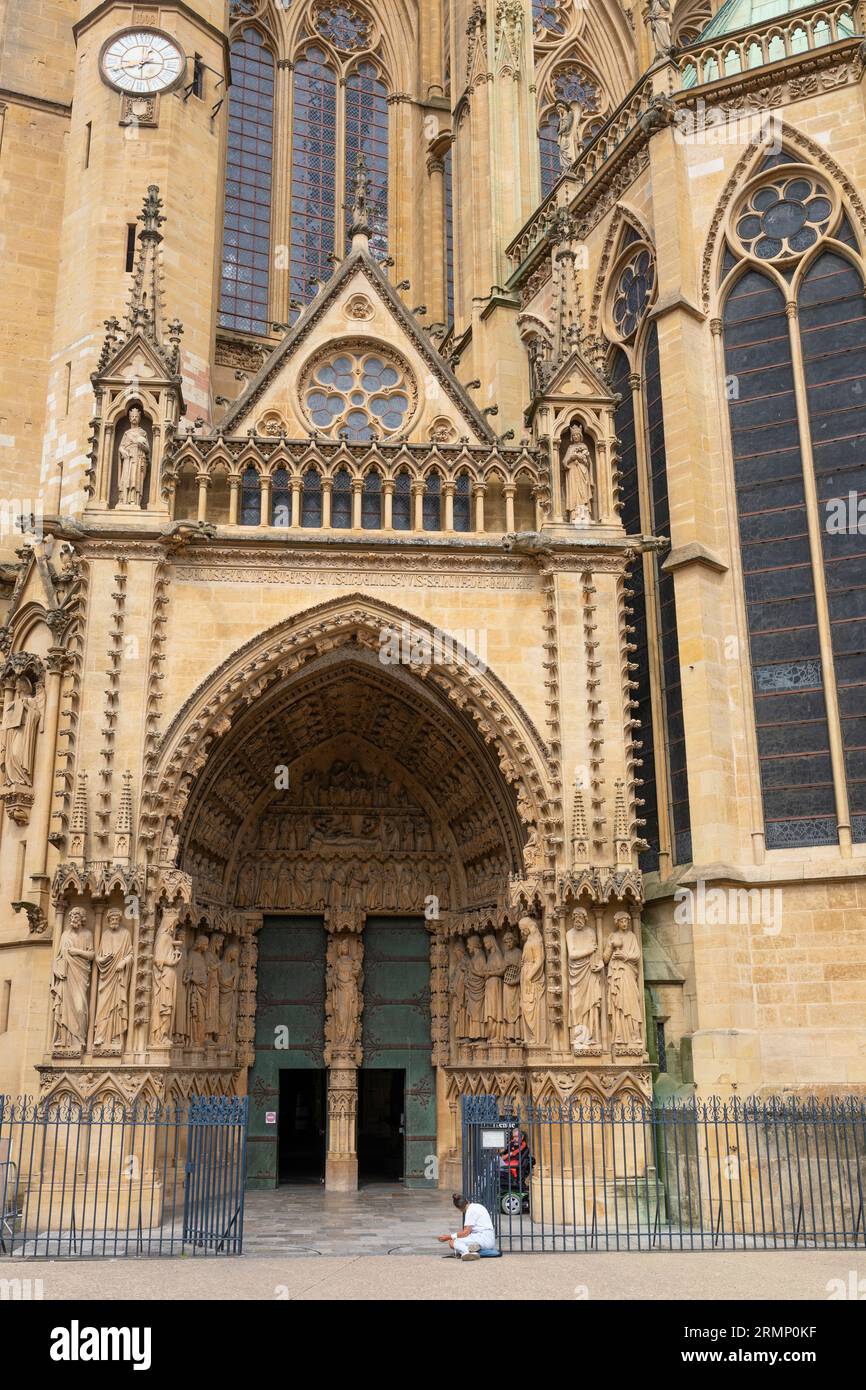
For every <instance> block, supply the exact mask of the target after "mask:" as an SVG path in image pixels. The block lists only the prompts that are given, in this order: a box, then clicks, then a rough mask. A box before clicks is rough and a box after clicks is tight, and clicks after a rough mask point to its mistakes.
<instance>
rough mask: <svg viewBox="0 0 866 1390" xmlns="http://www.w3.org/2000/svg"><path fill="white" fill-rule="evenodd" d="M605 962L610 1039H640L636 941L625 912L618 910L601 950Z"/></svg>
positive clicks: (640, 1011)
mask: <svg viewBox="0 0 866 1390" xmlns="http://www.w3.org/2000/svg"><path fill="white" fill-rule="evenodd" d="M604 963H605V965H606V966H607V1011H608V1014H609V1016H610V1031H611V1038H612V1040H613V1042H614V1043H620V1044H622V1045H629V1044H631V1045H634V1044H635V1043H640V1042H641V1041H642V1021H643V1008H642V1002H641V996H640V945H639V943H638V939H637V937H636V936H635V934H634V931H633V929H632V920H631V917H630V916H629V914H628V913H627V912H618V913H617V914H616V916H615V917H614V919H613V931H612V932H611V934H610V936H609V938H608V942H607V946H606V947H605V952H604Z"/></svg>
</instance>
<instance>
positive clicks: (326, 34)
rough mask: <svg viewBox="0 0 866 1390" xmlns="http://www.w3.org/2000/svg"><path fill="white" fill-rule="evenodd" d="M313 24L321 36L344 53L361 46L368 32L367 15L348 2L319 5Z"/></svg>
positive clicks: (365, 40) (365, 41)
mask: <svg viewBox="0 0 866 1390" xmlns="http://www.w3.org/2000/svg"><path fill="white" fill-rule="evenodd" d="M315 24H316V28H317V29H318V31H319V33H320V34H321V35H322V37H323V38H325V39H327V40H328V42H329V43H332V44H333V45H334V47H335V48H339V49H341V50H342V51H343V52H344V53H352V52H354V50H355V49H357V48H363V47H364V45H365V44H366V43H367V40H368V37H369V33H370V23H369V20H368V19H367V16H366V15H364V14H362V13H361V11H360V10H357V9H355V6H354V5H349V4H342V5H341V4H333V5H331V4H325V5H320V6H319V8H318V10H317V11H316V18H315Z"/></svg>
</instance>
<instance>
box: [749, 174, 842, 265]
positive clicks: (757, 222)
mask: <svg viewBox="0 0 866 1390" xmlns="http://www.w3.org/2000/svg"><path fill="white" fill-rule="evenodd" d="M832 211H833V201H832V199H831V198H830V197H829V195H828V193H827V190H826V188H825V187H824V186H823V184H821V183H819V182H818V180H817V179H812V178H808V177H805V176H804V175H802V174H797V175H796V176H795V177H794V178H784V177H782V178H780V179H778V180H777V181H774V182H772V183H763V184H761V186H760V188H758V189H756V190H755V192H753V193H752V195H751V197H750V198H749V200H748V202H747V204H746V206H745V207H744V208H742V210H741V211H740V214H739V216H738V217H737V219H736V222H735V229H736V233H737V236H738V237H739V239H740V242H741V244H742V247H743V250H744V251H750V252H752V254H753V255H755V256H757V258H758V260H761V261H776V260H785V259H791V258H792V257H797V256H799V255H801V254H802V253H803V252H804V251H808V250H809V248H810V247H811V246H815V245H816V243H817V241H818V238H819V236H821V235H822V233H823V232H826V230H827V227H828V225H829V221H830V215H831V213H832Z"/></svg>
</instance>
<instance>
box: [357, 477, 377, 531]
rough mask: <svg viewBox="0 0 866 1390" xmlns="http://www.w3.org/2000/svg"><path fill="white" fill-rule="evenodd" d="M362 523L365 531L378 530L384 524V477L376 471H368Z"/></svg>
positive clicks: (362, 505)
mask: <svg viewBox="0 0 866 1390" xmlns="http://www.w3.org/2000/svg"><path fill="white" fill-rule="evenodd" d="M361 525H362V526H363V528H364V530H365V531H376V530H378V528H379V527H380V526H381V525H382V479H381V478H380V477H379V474H378V473H376V472H375V471H374V472H372V473H368V474H367V476H366V478H365V479H364V491H363V493H362V494H361Z"/></svg>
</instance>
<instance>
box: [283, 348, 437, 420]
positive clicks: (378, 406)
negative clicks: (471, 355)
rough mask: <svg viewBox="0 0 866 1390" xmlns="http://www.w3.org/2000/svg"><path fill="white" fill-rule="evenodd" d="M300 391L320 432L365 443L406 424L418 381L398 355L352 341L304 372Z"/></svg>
mask: <svg viewBox="0 0 866 1390" xmlns="http://www.w3.org/2000/svg"><path fill="white" fill-rule="evenodd" d="M301 396H302V400H303V405H304V410H305V413H306V415H307V416H308V418H309V420H310V421H311V423H312V424H313V425H314V426H315V428H316V430H317V431H318V432H319V433H320V434H328V435H332V436H334V437H335V438H336V437H339V436H340V435H345V436H346V437H347V438H348V439H349V440H350V441H353V442H366V441H370V440H374V439H382V438H388V437H389V436H391V435H395V434H398V433H399V432H400V431H401V430H402V429H404V428H405V426H406V425H407V424H408V423H409V420H410V418H411V415H412V406H413V401H414V396H415V386H414V381H413V379H412V375H411V373H410V371H409V368H408V366H407V365H406V364H405V363H403V362H401V361H400V360H399V359H398V358H397V356H396V354H392V353H385V352H382V351H379V350H377V349H373V348H370V349H368V348H366V347H364V346H363V345H351V346H345V347H343V348H340V349H338V350H336V351H334V352H331V353H329V354H328V355H327V356H325V357H322V358H320V359H319V360H318V361H315V362H314V363H313V364H312V366H311V367H310V368H309V369H308V370H307V372H305V374H304V384H303V386H302V390H301Z"/></svg>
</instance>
